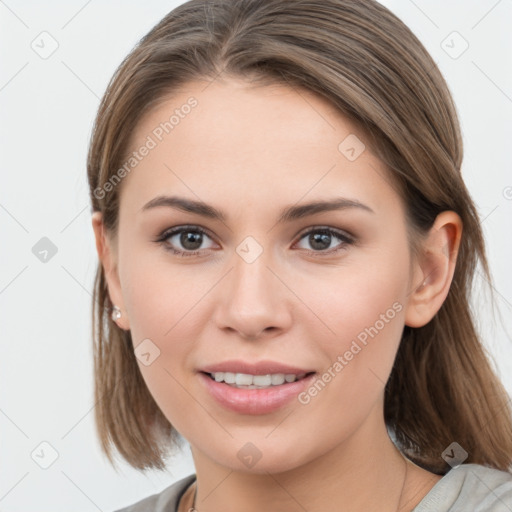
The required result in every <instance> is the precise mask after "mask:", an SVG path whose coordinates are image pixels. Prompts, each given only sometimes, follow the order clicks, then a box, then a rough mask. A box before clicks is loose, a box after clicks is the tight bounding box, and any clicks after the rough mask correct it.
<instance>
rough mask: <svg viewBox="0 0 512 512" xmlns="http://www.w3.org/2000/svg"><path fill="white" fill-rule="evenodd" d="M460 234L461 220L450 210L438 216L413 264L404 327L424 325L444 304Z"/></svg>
mask: <svg viewBox="0 0 512 512" xmlns="http://www.w3.org/2000/svg"><path fill="white" fill-rule="evenodd" d="M461 235H462V221H461V219H460V217H459V216H458V215H457V214H456V213H455V212H453V211H445V212H442V213H440V214H439V215H438V216H437V217H436V220H435V221H434V224H433V226H432V228H431V229H430V231H429V233H428V235H427V237H426V238H425V241H424V242H423V244H422V247H421V250H420V253H421V254H420V256H418V261H416V262H414V267H415V268H414V272H413V276H414V277H413V282H412V290H411V292H410V293H409V296H408V299H409V300H408V302H407V306H406V311H405V324H406V325H408V326H409V327H422V326H424V325H426V324H427V323H428V322H430V320H431V319H432V318H433V317H434V316H435V314H436V313H437V312H438V311H439V309H440V308H441V306H442V305H443V302H444V301H445V299H446V297H447V295H448V292H449V290H450V286H451V283H452V279H453V274H454V272H455V264H456V262H457V254H458V250H459V245H460V239H461Z"/></svg>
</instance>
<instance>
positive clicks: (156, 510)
mask: <svg viewBox="0 0 512 512" xmlns="http://www.w3.org/2000/svg"><path fill="white" fill-rule="evenodd" d="M195 479H196V475H195V474H194V475H189V476H186V477H185V478H182V479H181V480H178V481H177V482H174V483H173V484H172V485H170V486H169V487H166V488H165V489H164V490H163V491H162V492H159V493H157V494H153V495H152V496H148V497H147V498H144V499H143V500H140V501H137V503H133V504H132V505H130V506H128V507H125V508H122V509H118V510H116V511H115V512H175V511H176V507H177V505H178V502H179V499H180V498H181V496H182V495H183V493H184V492H185V491H186V490H187V487H188V486H189V485H190V484H191V483H192V482H193V481H194V480H195Z"/></svg>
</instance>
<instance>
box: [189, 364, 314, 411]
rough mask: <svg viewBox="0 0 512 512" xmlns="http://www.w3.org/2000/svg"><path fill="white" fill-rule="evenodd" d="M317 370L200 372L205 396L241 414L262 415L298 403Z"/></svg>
mask: <svg viewBox="0 0 512 512" xmlns="http://www.w3.org/2000/svg"><path fill="white" fill-rule="evenodd" d="M316 374H317V372H313V371H312V372H301V373H268V374H251V373H238V372H237V373H235V372H219V371H200V372H198V376H199V377H200V382H201V383H202V385H203V386H204V388H203V389H204V390H205V391H206V393H207V396H209V397H210V398H212V399H213V400H214V401H215V402H216V403H217V404H218V405H220V406H221V407H222V408H224V409H226V410H229V411H231V412H235V413H237V414H244V415H265V414H271V413H274V412H278V411H280V410H282V408H283V407H285V406H288V405H291V404H293V403H294V402H297V403H299V402H298V397H299V395H300V393H301V392H304V390H305V389H307V387H308V386H311V384H312V382H313V380H314V379H315V375H316Z"/></svg>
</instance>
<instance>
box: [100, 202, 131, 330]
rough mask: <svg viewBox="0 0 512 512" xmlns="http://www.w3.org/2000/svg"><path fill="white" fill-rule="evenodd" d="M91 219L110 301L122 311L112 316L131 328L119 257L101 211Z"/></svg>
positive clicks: (121, 326) (114, 319)
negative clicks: (119, 271) (118, 265)
mask: <svg viewBox="0 0 512 512" xmlns="http://www.w3.org/2000/svg"><path fill="white" fill-rule="evenodd" d="M91 220H92V227H93V230H94V237H95V240H96V251H97V253H98V258H99V260H100V263H101V265H102V266H103V272H104V274H105V279H106V281H107V287H108V294H109V297H110V301H111V302H112V304H113V305H114V306H117V307H118V308H119V310H120V312H121V315H116V316H115V318H114V317H112V319H113V321H115V322H116V324H117V325H118V326H119V327H120V328H121V329H124V330H129V328H130V326H129V322H128V315H127V313H126V309H125V307H124V300H123V295H122V291H121V282H120V280H119V274H118V271H117V261H116V259H117V258H116V254H115V250H114V248H113V247H112V241H111V239H110V238H109V237H108V236H107V234H106V231H105V226H104V224H103V217H102V214H101V212H94V213H93V214H92V219H91Z"/></svg>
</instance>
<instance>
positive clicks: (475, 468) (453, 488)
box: [413, 464, 512, 512]
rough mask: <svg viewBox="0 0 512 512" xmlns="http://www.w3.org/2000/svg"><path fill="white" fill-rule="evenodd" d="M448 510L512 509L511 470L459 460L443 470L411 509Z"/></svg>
mask: <svg viewBox="0 0 512 512" xmlns="http://www.w3.org/2000/svg"><path fill="white" fill-rule="evenodd" d="M449 510H450V511H451V510H454V511H455V510H457V511H460V512H463V511H466V510H467V511H468V512H469V511H471V512H475V511H476V512H510V511H512V474H511V473H509V472H506V471H500V470H498V469H494V468H489V467H487V466H482V465H480V464H461V465H460V466H457V467H455V468H453V469H451V470H450V471H449V472H448V473H446V475H444V476H443V478H441V480H439V481H438V482H437V483H436V485H434V487H432V489H431V490H430V492H429V493H428V494H427V495H426V496H425V497H424V498H423V500H422V501H421V502H420V503H419V504H418V506H417V507H416V508H415V509H414V511H413V512H431V511H435V512H442V511H449Z"/></svg>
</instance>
